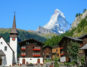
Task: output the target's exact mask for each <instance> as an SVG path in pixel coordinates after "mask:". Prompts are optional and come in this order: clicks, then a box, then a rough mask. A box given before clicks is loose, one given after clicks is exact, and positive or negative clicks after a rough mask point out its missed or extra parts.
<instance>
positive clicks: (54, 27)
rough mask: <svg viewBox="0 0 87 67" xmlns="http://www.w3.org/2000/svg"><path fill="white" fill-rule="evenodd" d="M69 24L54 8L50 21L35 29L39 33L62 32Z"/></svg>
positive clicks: (67, 28)
mask: <svg viewBox="0 0 87 67" xmlns="http://www.w3.org/2000/svg"><path fill="white" fill-rule="evenodd" d="M69 28H70V24H69V23H68V22H67V21H66V19H65V16H64V14H63V13H62V12H61V11H60V10H58V9H56V10H55V12H54V14H53V15H52V17H51V19H50V21H49V22H48V23H47V24H46V25H45V26H43V27H39V28H38V29H37V31H38V32H40V33H55V34H62V33H64V32H66V31H67V30H69Z"/></svg>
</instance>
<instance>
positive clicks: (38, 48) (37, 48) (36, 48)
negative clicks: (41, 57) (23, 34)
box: [32, 47, 41, 51]
mask: <svg viewBox="0 0 87 67" xmlns="http://www.w3.org/2000/svg"><path fill="white" fill-rule="evenodd" d="M32 50H34V51H40V50H41V48H40V47H35V48H34V49H32Z"/></svg>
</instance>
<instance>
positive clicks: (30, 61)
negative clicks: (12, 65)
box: [19, 57, 43, 64]
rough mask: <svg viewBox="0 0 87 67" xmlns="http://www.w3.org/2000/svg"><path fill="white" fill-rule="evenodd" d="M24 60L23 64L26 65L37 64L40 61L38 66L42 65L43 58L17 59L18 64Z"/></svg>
mask: <svg viewBox="0 0 87 67" xmlns="http://www.w3.org/2000/svg"><path fill="white" fill-rule="evenodd" d="M23 59H25V64H26V63H28V64H30V63H32V64H37V63H38V59H40V64H43V58H42V57H40V58H19V64H22V60H23Z"/></svg>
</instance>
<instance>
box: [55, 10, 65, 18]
mask: <svg viewBox="0 0 87 67" xmlns="http://www.w3.org/2000/svg"><path fill="white" fill-rule="evenodd" d="M54 14H58V15H61V16H62V17H63V18H65V16H64V14H63V12H62V11H60V10H59V9H56V10H55V11H54Z"/></svg>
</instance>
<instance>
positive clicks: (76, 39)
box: [65, 36, 82, 41]
mask: <svg viewBox="0 0 87 67" xmlns="http://www.w3.org/2000/svg"><path fill="white" fill-rule="evenodd" d="M65 37H66V38H69V39H72V40H75V41H82V39H78V38H74V37H69V36H65Z"/></svg>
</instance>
